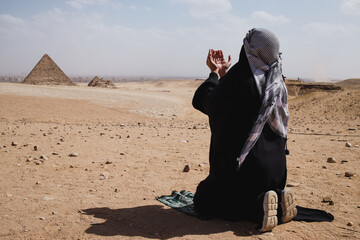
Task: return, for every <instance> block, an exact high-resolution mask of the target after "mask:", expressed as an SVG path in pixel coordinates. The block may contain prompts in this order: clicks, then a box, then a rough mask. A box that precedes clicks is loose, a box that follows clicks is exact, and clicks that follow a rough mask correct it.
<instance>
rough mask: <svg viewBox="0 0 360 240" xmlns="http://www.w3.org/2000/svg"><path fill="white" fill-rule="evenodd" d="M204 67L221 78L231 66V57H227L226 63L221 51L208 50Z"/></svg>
mask: <svg viewBox="0 0 360 240" xmlns="http://www.w3.org/2000/svg"><path fill="white" fill-rule="evenodd" d="M206 65H207V66H208V67H209V68H210V70H211V71H212V72H215V73H217V74H219V76H220V77H222V76H224V75H225V74H226V72H227V71H228V70H229V67H230V66H231V56H230V55H229V57H228V61H227V62H226V61H225V58H224V54H223V52H222V50H214V49H209V53H208V57H207V59H206Z"/></svg>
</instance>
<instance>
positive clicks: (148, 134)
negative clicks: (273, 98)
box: [0, 80, 360, 240]
mask: <svg viewBox="0 0 360 240" xmlns="http://www.w3.org/2000/svg"><path fill="white" fill-rule="evenodd" d="M200 83H201V81H199V80H197V81H194V80H172V81H171V80H168V81H165V80H164V81H151V82H129V83H116V87H117V89H102V88H90V87H86V86H85V84H83V85H81V84H80V86H36V85H24V84H14V83H0V146H1V147H0V174H1V178H0V206H1V208H0V238H1V239H317V240H319V239H359V238H360V181H359V178H360V148H359V145H360V89H355V88H345V89H343V90H341V91H330V92H327V91H323V92H312V93H308V94H305V95H303V96H296V97H295V96H290V101H289V109H290V126H289V134H288V137H289V141H288V148H289V150H290V155H289V156H288V158H287V159H288V162H287V164H288V188H291V189H292V190H293V192H294V195H295V197H296V201H297V204H298V205H300V206H303V207H311V208H318V209H322V210H326V211H328V212H330V213H332V214H333V215H334V217H335V220H334V221H333V222H321V223H306V222H294V221H292V222H289V223H286V224H282V225H279V226H277V227H276V228H275V229H273V231H272V232H269V233H264V234H261V233H259V232H257V231H256V225H255V224H253V223H250V222H227V221H223V220H219V219H212V220H209V221H202V220H199V219H197V218H195V217H191V216H187V215H185V214H182V213H180V212H178V211H176V210H173V209H170V208H168V207H166V206H164V205H162V204H161V203H160V202H158V201H156V200H155V197H156V196H161V195H167V194H170V193H171V191H172V190H178V191H180V190H183V189H186V190H189V191H193V192H194V191H195V189H196V186H197V184H198V183H199V182H200V181H201V180H203V179H204V178H205V177H206V176H207V174H208V170H209V164H208V149H209V140H210V139H209V138H210V130H209V126H208V120H207V117H206V116H205V115H203V114H202V113H200V112H198V111H196V110H195V109H193V108H192V106H191V100H192V96H193V93H194V91H195V89H196V87H197V86H198V85H199V84H200ZM330 157H331V158H333V159H334V160H335V162H334V163H329V162H328V158H330ZM186 164H189V165H190V171H189V172H183V169H184V166H185V165H186ZM345 173H346V174H347V175H346V176H345ZM352 174H353V175H352ZM351 175H352V176H351ZM327 197H328V198H330V199H331V201H330V202H324V201H323V200H324V198H327Z"/></svg>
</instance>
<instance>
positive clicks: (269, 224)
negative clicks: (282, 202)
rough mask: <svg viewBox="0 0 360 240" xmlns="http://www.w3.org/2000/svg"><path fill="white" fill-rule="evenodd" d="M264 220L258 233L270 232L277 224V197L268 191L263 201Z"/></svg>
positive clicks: (274, 193)
mask: <svg viewBox="0 0 360 240" xmlns="http://www.w3.org/2000/svg"><path fill="white" fill-rule="evenodd" d="M263 208H264V218H263V223H262V227H261V228H260V229H259V231H260V232H268V231H271V230H272V229H273V228H274V227H276V226H277V224H278V219H277V216H276V215H277V208H278V197H277V194H276V192H274V191H268V192H266V193H265V196H264V201H263Z"/></svg>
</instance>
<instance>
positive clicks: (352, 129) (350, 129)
mask: <svg viewBox="0 0 360 240" xmlns="http://www.w3.org/2000/svg"><path fill="white" fill-rule="evenodd" d="M348 130H349V131H356V128H348Z"/></svg>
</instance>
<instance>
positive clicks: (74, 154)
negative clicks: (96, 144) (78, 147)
mask: <svg viewBox="0 0 360 240" xmlns="http://www.w3.org/2000/svg"><path fill="white" fill-rule="evenodd" d="M77 156H79V154H78V153H77V152H73V153H70V154H69V157H77Z"/></svg>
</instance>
